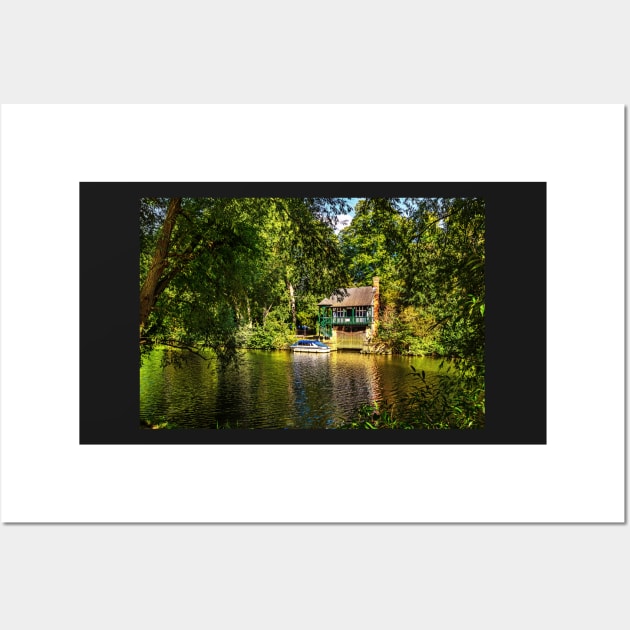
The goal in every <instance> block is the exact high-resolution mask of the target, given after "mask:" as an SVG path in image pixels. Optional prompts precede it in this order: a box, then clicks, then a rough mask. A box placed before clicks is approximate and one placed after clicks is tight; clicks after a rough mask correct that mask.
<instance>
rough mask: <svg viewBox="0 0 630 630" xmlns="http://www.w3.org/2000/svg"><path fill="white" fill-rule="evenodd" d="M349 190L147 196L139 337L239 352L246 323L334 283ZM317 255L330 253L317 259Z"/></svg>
mask: <svg viewBox="0 0 630 630" xmlns="http://www.w3.org/2000/svg"><path fill="white" fill-rule="evenodd" d="M346 209H347V205H346V202H345V200H342V199H323V198H310V199H297V198H296V199H292V198H229V199H228V198H225V199H224V198H219V199H215V198H172V199H143V200H142V202H141V212H140V218H141V221H140V227H141V261H140V271H141V275H140V281H141V282H140V343H141V346H143V347H145V348H150V347H153V346H154V345H155V344H156V343H162V344H167V345H171V346H175V347H178V348H186V349H189V350H192V351H198V350H199V349H202V348H211V349H212V350H214V351H215V353H216V354H217V356H218V357H219V358H220V359H221V360H222V361H224V362H229V361H230V360H231V359H233V358H234V356H235V353H236V347H237V345H238V334H237V333H238V331H239V329H240V328H242V327H243V326H246V325H248V326H250V327H251V326H252V325H253V324H254V322H255V321H261V322H262V323H264V320H265V318H266V316H267V315H268V314H269V312H270V311H271V309H272V308H275V306H277V305H275V302H276V301H277V300H279V299H280V298H281V297H284V298H285V299H286V302H285V303H286V304H287V305H288V309H287V310H288V312H289V313H290V314H291V317H292V319H293V323H294V325H295V317H296V302H295V300H296V296H297V295H298V294H299V291H309V290H329V289H330V290H333V288H335V287H333V288H330V287H331V286H332V285H333V284H335V283H336V282H337V281H338V280H339V275H338V274H341V273H342V271H343V265H342V264H341V261H342V258H341V254H340V251H339V247H338V243H337V241H336V239H335V238H334V231H333V229H332V226H333V225H334V219H335V216H336V215H337V214H339V213H342V212H343V211H345V210H346ZM314 261H321V262H322V265H321V266H322V268H320V269H317V265H316V263H315V262H314Z"/></svg>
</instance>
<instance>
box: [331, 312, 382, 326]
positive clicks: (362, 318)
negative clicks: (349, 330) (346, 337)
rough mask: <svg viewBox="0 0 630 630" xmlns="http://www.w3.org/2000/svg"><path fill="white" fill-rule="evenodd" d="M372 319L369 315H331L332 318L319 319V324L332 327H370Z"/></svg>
mask: <svg viewBox="0 0 630 630" xmlns="http://www.w3.org/2000/svg"><path fill="white" fill-rule="evenodd" d="M372 321H373V317H372V316H371V315H333V316H332V317H321V318H320V323H321V324H322V325H323V326H325V325H330V324H332V325H333V326H370V325H371V324H372Z"/></svg>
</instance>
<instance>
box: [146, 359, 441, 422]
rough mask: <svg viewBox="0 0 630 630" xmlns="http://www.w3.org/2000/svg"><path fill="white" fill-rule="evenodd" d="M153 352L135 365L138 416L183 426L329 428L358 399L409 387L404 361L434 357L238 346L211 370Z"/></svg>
mask: <svg viewBox="0 0 630 630" xmlns="http://www.w3.org/2000/svg"><path fill="white" fill-rule="evenodd" d="M161 352H162V351H161V350H157V351H154V352H153V353H152V354H151V355H150V356H149V357H148V358H147V359H146V360H145V363H144V364H143V366H142V368H141V370H140V414H141V418H142V419H143V420H145V421H147V422H149V423H157V422H163V421H168V422H170V423H171V424H174V425H175V426H179V427H182V428H269V429H270V428H295V429H308V428H316V429H321V428H330V427H334V426H336V425H337V424H338V423H339V422H342V421H343V420H345V419H349V418H351V417H354V415H355V414H356V410H357V409H358V408H359V407H360V406H361V405H364V404H371V403H373V402H375V401H381V400H387V401H388V402H390V403H392V402H393V403H395V402H396V401H397V400H398V399H400V397H401V396H404V395H405V394H406V393H407V392H408V391H410V388H411V386H412V385H413V379H412V378H411V377H410V374H411V365H413V366H414V367H416V369H417V370H425V371H426V372H427V373H428V374H433V373H436V372H437V370H438V366H439V361H437V360H434V359H422V358H415V357H414V358H408V357H398V356H382V355H362V354H360V353H357V352H333V353H330V354H306V353H291V352H282V351H278V352H264V351H248V352H245V353H244V355H243V357H242V361H241V362H240V364H239V365H238V366H237V367H235V368H231V369H229V370H227V371H226V372H223V373H221V372H218V371H217V370H216V369H215V367H214V365H211V366H210V367H209V368H208V365H207V363H206V362H204V361H203V360H201V359H198V358H197V357H194V358H193V360H191V361H190V362H188V363H187V364H186V365H184V366H182V367H179V368H178V367H175V366H172V365H171V366H168V367H166V368H162V367H161V364H160V359H161Z"/></svg>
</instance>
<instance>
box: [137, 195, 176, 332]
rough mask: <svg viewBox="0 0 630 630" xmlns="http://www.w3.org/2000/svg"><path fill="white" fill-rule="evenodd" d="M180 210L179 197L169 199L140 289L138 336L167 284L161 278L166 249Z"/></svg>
mask: <svg viewBox="0 0 630 630" xmlns="http://www.w3.org/2000/svg"><path fill="white" fill-rule="evenodd" d="M181 210H182V200H181V197H175V198H173V199H171V200H170V201H169V203H168V208H167V211H166V218H165V219H164V225H163V226H162V233H161V234H160V237H159V238H158V241H157V244H156V246H155V252H154V253H153V259H152V260H151V267H150V268H149V273H148V274H147V277H146V278H145V280H144V283H143V284H142V288H141V289H140V336H142V331H143V330H144V326H145V324H146V322H147V319H148V317H149V315H150V314H151V311H152V310H153V307H154V306H155V302H156V301H157V299H158V297H159V296H160V294H161V293H162V291H164V289H165V288H166V286H167V284H168V281H167V280H166V279H165V278H163V274H164V271H165V270H166V268H167V266H168V250H169V247H170V244H171V234H172V232H173V228H174V227H175V222H176V221H177V217H178V216H179V214H180V213H181ZM165 280H166V281H165ZM169 280H170V278H169Z"/></svg>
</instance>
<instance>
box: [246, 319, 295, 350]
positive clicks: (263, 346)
mask: <svg viewBox="0 0 630 630" xmlns="http://www.w3.org/2000/svg"><path fill="white" fill-rule="evenodd" d="M296 339H297V337H296V336H295V334H294V333H293V331H292V330H291V326H290V324H289V323H288V322H286V321H283V318H282V316H281V314H280V313H279V312H277V311H272V312H271V313H270V314H269V315H268V316H267V318H266V319H265V322H264V324H254V325H253V326H252V327H251V328H247V329H242V330H241V331H240V345H241V346H242V347H244V348H251V349H256V350H277V349H280V348H288V347H289V346H290V345H291V344H292V343H293V342H294V341H295V340H296Z"/></svg>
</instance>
